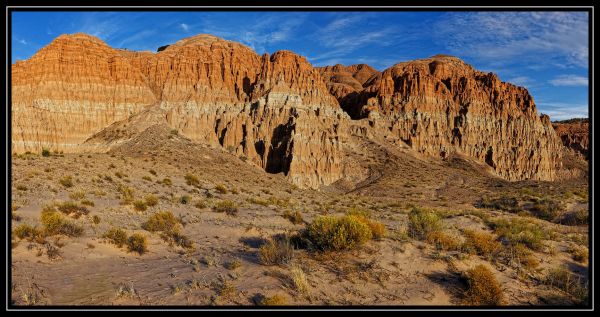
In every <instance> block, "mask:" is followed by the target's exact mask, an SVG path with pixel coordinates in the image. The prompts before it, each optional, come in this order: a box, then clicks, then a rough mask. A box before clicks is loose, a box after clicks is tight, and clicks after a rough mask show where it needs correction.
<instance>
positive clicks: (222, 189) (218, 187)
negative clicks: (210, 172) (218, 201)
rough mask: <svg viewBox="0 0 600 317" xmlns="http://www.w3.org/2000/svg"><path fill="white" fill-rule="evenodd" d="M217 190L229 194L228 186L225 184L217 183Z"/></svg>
mask: <svg viewBox="0 0 600 317" xmlns="http://www.w3.org/2000/svg"><path fill="white" fill-rule="evenodd" d="M215 190H216V191H218V192H219V193H221V194H227V188H226V187H225V186H224V185H221V184H219V185H217V186H216V187H215Z"/></svg>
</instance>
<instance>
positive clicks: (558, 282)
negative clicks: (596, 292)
mask: <svg viewBox="0 0 600 317" xmlns="http://www.w3.org/2000/svg"><path fill="white" fill-rule="evenodd" d="M543 282H544V284H546V285H550V286H552V287H555V288H557V289H559V290H561V291H563V292H565V293H567V294H569V295H571V296H573V297H575V299H576V301H577V302H578V304H583V305H585V304H587V302H588V301H589V298H588V287H587V284H585V283H584V281H583V280H582V278H581V277H580V276H578V275H576V274H574V273H572V272H571V271H569V270H568V269H567V268H565V267H556V268H553V269H550V270H549V271H548V273H547V275H546V277H545V278H544V281H543Z"/></svg>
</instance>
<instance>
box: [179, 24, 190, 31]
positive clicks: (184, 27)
mask: <svg viewBox="0 0 600 317" xmlns="http://www.w3.org/2000/svg"><path fill="white" fill-rule="evenodd" d="M179 27H180V28H181V29H182V30H184V31H186V32H187V31H189V29H190V26H189V25H187V24H185V23H180V24H179Z"/></svg>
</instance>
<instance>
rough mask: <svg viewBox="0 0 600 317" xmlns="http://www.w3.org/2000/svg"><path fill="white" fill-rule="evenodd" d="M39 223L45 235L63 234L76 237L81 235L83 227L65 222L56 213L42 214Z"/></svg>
mask: <svg viewBox="0 0 600 317" xmlns="http://www.w3.org/2000/svg"><path fill="white" fill-rule="evenodd" d="M41 222H42V225H43V226H44V232H45V234H46V235H55V234H64V235H66V236H71V237H78V236H81V235H82V234H83V227H81V226H78V225H76V224H74V223H72V222H70V221H67V220H66V219H64V218H63V216H61V214H60V213H58V212H56V211H50V212H42V216H41Z"/></svg>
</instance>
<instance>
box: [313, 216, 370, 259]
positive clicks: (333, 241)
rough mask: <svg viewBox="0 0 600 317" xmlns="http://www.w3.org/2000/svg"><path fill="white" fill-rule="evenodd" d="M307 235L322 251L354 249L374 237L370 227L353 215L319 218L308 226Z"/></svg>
mask: <svg viewBox="0 0 600 317" xmlns="http://www.w3.org/2000/svg"><path fill="white" fill-rule="evenodd" d="M306 235H307V238H308V239H309V240H310V241H311V242H312V244H313V245H314V246H315V247H316V248H318V249H320V250H347V249H352V248H354V247H356V246H358V245H360V244H362V243H364V242H366V241H368V240H370V239H371V238H372V237H373V233H372V232H371V229H370V228H369V226H368V225H367V224H366V223H365V222H364V221H363V220H362V219H361V218H359V217H357V216H352V215H346V216H343V217H333V216H319V217H317V218H316V219H315V220H314V221H313V222H312V223H311V224H309V225H308V226H307V228H306Z"/></svg>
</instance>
